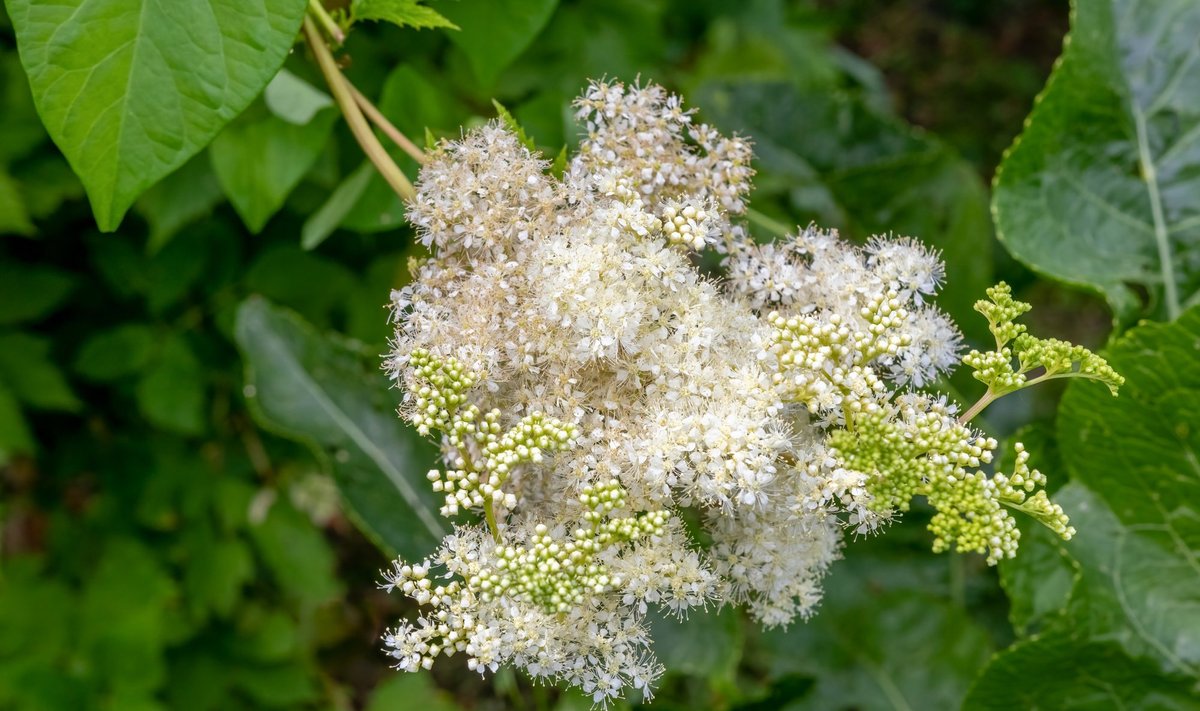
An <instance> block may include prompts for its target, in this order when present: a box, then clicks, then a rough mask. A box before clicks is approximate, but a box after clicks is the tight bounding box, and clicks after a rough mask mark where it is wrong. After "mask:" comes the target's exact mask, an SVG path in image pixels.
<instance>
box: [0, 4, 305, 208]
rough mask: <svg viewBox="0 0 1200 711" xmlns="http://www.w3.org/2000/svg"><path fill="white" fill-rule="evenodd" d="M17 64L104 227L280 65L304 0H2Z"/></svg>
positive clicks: (200, 142)
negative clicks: (5, 0) (178, 0)
mask: <svg viewBox="0 0 1200 711" xmlns="http://www.w3.org/2000/svg"><path fill="white" fill-rule="evenodd" d="M7 7H8V13H9V16H10V17H11V18H12V21H13V26H14V28H15V29H16V35H17V45H18V48H19V50H20V54H21V62H22V64H23V65H24V67H25V72H26V74H27V75H28V77H29V83H30V86H31V87H32V89H33V97H34V103H35V104H36V106H37V109H38V113H39V114H40V115H41V117H42V121H43V122H44V123H45V125H46V129H47V131H48V132H49V134H50V137H51V138H53V139H54V142H55V143H56V144H58V147H59V149H60V150H62V152H63V154H64V155H65V156H66V157H67V160H68V161H69V162H70V163H71V167H72V168H73V169H74V170H75V172H76V173H77V174H78V175H79V177H80V178H81V179H82V181H83V184H84V187H85V188H86V189H87V193H88V198H89V199H90V200H91V203H92V211H93V212H94V213H95V216H96V222H97V223H98V224H99V226H100V229H102V230H105V231H112V230H115V229H116V228H117V225H118V224H120V222H121V219H122V217H123V216H124V215H125V212H126V211H127V210H128V209H129V206H130V205H131V204H132V203H133V201H134V199H135V198H136V197H137V196H138V195H139V194H140V193H142V191H144V190H145V189H146V188H148V187H150V186H151V185H153V184H154V183H156V182H158V181H159V180H160V179H162V178H163V177H164V176H166V175H167V174H168V173H170V172H172V171H173V170H175V169H176V168H178V167H180V166H181V165H183V164H184V163H185V162H186V161H187V160H188V158H190V157H192V156H193V155H194V154H195V153H196V152H198V151H199V150H200V149H202V148H203V147H204V146H205V145H207V144H208V143H209V141H211V140H212V139H213V137H214V136H216V135H217V133H218V132H219V131H220V130H221V128H222V127H223V126H224V125H225V124H227V123H228V122H229V121H231V120H232V119H233V118H234V117H235V116H237V115H238V114H239V113H241V112H242V110H243V109H245V108H246V106H248V105H249V104H250V102H251V101H252V100H253V99H254V97H255V96H257V95H258V94H259V93H260V92H261V91H262V90H263V88H264V87H265V86H266V85H267V82H268V81H269V80H270V79H271V77H272V76H274V74H275V72H276V71H277V70H278V69H279V67H280V66H281V65H282V64H283V60H284V59H285V57H286V56H287V53H288V50H289V49H291V46H292V43H293V40H294V39H295V37H296V33H297V31H298V30H299V28H300V22H301V19H302V17H303V15H304V8H305V2H304V0H201V1H200V2H184V3H156V2H150V1H149V0H63V1H62V2H55V3H45V2H38V1H37V0H9V1H8V4H7Z"/></svg>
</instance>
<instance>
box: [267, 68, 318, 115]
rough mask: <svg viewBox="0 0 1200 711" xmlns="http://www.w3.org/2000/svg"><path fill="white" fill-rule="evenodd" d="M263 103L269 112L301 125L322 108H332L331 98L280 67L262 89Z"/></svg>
mask: <svg viewBox="0 0 1200 711" xmlns="http://www.w3.org/2000/svg"><path fill="white" fill-rule="evenodd" d="M263 103H265V104H266V105H267V108H268V109H270V111H271V113H272V114H274V115H275V116H278V117H279V118H281V119H283V120H284V121H287V122H288V123H292V124H295V125H297V126H303V125H305V124H307V123H308V122H310V121H312V120H313V118H315V117H316V115H317V114H318V113H320V112H321V111H322V110H324V109H329V108H333V99H332V98H331V97H330V96H329V94H326V93H325V92H323V91H321V90H319V89H317V88H316V87H315V86H313V85H312V84H309V83H308V82H306V81H304V80H303V79H301V78H300V77H298V76H296V75H295V74H292V73H291V72H289V71H288V70H286V69H280V70H279V73H278V74H276V75H275V78H274V79H272V80H271V83H270V84H267V88H266V89H264V90H263Z"/></svg>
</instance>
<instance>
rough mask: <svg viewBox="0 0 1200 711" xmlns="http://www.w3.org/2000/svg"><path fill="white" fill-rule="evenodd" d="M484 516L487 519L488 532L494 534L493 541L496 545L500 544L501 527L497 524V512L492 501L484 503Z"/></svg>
mask: <svg viewBox="0 0 1200 711" xmlns="http://www.w3.org/2000/svg"><path fill="white" fill-rule="evenodd" d="M483 515H484V518H486V519H487V525H488V530H489V531H491V532H492V540H494V541H496V543H499V542H500V526H499V525H497V524H496V510H495V509H494V508H493V507H492V500H491V499H488V500H487V501H485V502H484V503H483Z"/></svg>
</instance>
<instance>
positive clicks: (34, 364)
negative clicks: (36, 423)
mask: <svg viewBox="0 0 1200 711" xmlns="http://www.w3.org/2000/svg"><path fill="white" fill-rule="evenodd" d="M0 382H3V383H5V384H6V385H7V387H8V389H9V390H10V391H11V392H12V393H13V394H14V395H16V397H17V399H18V400H20V401H21V402H23V403H25V404H26V405H29V406H30V407H35V408H40V409H43V410H65V411H67V412H74V411H76V410H78V409H79V406H80V402H79V399H78V398H76V397H75V393H73V392H72V391H71V386H70V385H68V384H67V379H66V378H64V377H63V374H62V371H61V370H59V368H58V366H57V365H55V364H54V362H53V361H52V360H51V359H50V342H49V341H48V340H46V339H45V338H39V337H37V336H33V335H30V334H28V333H0Z"/></svg>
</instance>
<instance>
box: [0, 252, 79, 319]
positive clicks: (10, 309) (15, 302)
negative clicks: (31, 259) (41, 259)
mask: <svg viewBox="0 0 1200 711" xmlns="http://www.w3.org/2000/svg"><path fill="white" fill-rule="evenodd" d="M74 287H75V280H74V278H73V277H72V276H71V275H70V274H67V273H66V272H62V271H59V270H57V269H54V268H51V267H43V266H36V265H32V264H18V263H16V262H11V261H3V262H0V325H3V326H7V325H10V324H14V323H22V322H24V321H35V320H37V319H40V318H42V317H43V316H47V315H49V314H50V313H52V312H53V311H54V310H55V309H56V308H58V306H60V305H61V304H62V303H63V301H65V300H66V298H67V296H68V295H70V293H71V290H72V289H73V288H74Z"/></svg>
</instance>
